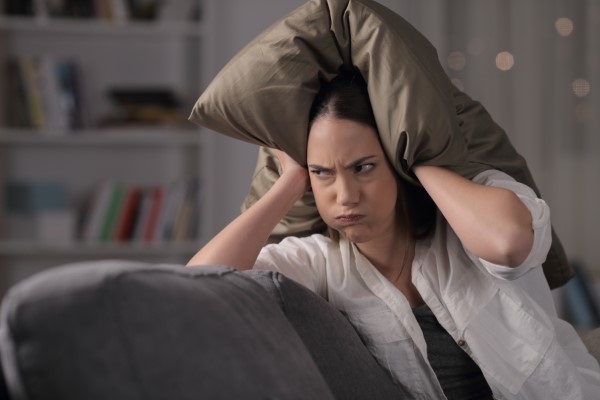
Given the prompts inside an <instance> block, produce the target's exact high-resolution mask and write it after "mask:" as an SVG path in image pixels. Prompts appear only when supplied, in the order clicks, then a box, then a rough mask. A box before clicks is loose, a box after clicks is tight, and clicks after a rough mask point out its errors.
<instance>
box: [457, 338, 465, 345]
mask: <svg viewBox="0 0 600 400" xmlns="http://www.w3.org/2000/svg"><path fill="white" fill-rule="evenodd" d="M456 344H458V345H459V346H460V347H463V346H464V345H465V344H467V342H465V340H464V339H458V342H456Z"/></svg>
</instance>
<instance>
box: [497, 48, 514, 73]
mask: <svg viewBox="0 0 600 400" xmlns="http://www.w3.org/2000/svg"><path fill="white" fill-rule="evenodd" d="M514 65H515V58H514V57H513V55H512V54H511V53H510V52H508V51H501V52H500V53H498V55H496V67H497V68H498V69H499V70H500V71H508V70H510V69H511V68H512V67H513V66H514Z"/></svg>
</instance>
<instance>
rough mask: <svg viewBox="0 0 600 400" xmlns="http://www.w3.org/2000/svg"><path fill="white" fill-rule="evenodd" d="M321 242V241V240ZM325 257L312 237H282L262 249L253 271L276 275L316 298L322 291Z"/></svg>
mask: <svg viewBox="0 0 600 400" xmlns="http://www.w3.org/2000/svg"><path fill="white" fill-rule="evenodd" d="M324 239H325V238H324ZM325 266H326V257H325V255H324V252H323V249H322V247H321V246H320V243H319V240H318V238H317V237H315V235H313V236H309V237H305V238H297V237H293V236H290V237H286V238H285V239H283V240H282V241H281V242H280V243H278V244H269V245H267V246H265V247H263V248H262V250H261V252H260V253H259V255H258V258H257V260H256V263H255V264H254V268H253V269H259V270H268V271H275V272H280V273H282V274H283V275H285V276H286V277H288V278H290V279H293V280H294V281H296V282H298V283H299V284H301V285H303V286H305V287H307V288H308V289H309V290H311V291H313V292H315V293H316V294H318V295H320V296H324V294H325V291H326V273H325Z"/></svg>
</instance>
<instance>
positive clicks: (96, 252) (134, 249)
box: [0, 241, 201, 258]
mask: <svg viewBox="0 0 600 400" xmlns="http://www.w3.org/2000/svg"><path fill="white" fill-rule="evenodd" d="M200 247H201V243H200V241H198V242H191V243H164V244H143V243H80V242H75V243H71V244H49V243H39V242H28V241H0V257H10V256H13V257H15V256H17V257H40V256H68V257H93V256H101V257H111V258H114V257H141V256H191V255H192V254H194V253H195V252H196V251H198V249H200Z"/></svg>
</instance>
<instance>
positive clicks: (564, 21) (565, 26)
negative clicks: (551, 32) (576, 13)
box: [554, 17, 573, 37]
mask: <svg viewBox="0 0 600 400" xmlns="http://www.w3.org/2000/svg"><path fill="white" fill-rule="evenodd" d="M554 26H555V27H556V31H557V32H558V34H559V35H560V36H563V37H567V36H570V35H571V33H573V21H571V20H570V19H569V18H567V17H561V18H558V19H557V20H556V22H555V23H554Z"/></svg>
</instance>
